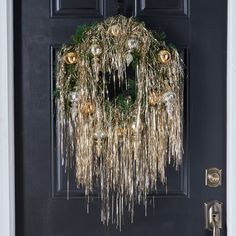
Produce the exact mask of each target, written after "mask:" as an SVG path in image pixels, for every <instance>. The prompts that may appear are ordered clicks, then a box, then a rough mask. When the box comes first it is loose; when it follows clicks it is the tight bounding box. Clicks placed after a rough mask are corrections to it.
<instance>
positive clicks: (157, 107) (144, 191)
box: [56, 16, 183, 229]
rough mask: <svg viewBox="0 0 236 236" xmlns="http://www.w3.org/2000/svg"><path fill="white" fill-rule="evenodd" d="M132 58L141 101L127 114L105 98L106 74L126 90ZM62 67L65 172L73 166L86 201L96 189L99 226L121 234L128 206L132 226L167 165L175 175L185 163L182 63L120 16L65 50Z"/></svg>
mask: <svg viewBox="0 0 236 236" xmlns="http://www.w3.org/2000/svg"><path fill="white" fill-rule="evenodd" d="M163 48H164V49H163ZM161 50H164V51H162V52H161ZM71 52H73V53H77V54H78V55H77V56H76V54H73V58H74V59H75V58H76V60H74V59H73V63H71V65H70V63H68V60H67V58H68V57H65V55H66V53H71ZM134 52H136V53H138V55H139V59H138V61H137V63H136V68H135V71H136V80H135V81H136V87H137V97H136V100H135V102H134V104H133V105H132V106H131V107H130V108H129V110H128V111H122V110H120V109H119V106H118V104H117V103H116V101H115V102H113V103H111V101H109V99H108V96H107V95H108V86H107V78H106V73H109V75H110V79H111V80H113V84H114V86H116V87H119V86H122V85H123V84H124V83H125V84H127V79H128V75H127V67H128V66H129V64H130V63H131V62H132V60H133V55H134ZM69 55H71V54H69ZM160 55H162V57H161V58H162V61H161V60H160V59H158V58H160ZM167 57H168V58H167ZM65 58H66V59H65ZM165 58H166V59H168V60H167V61H163V60H165ZM57 60H58V70H57V78H56V79H57V84H56V88H57V90H58V91H59V97H58V99H57V116H58V123H57V124H58V128H57V131H58V132H59V133H60V138H59V145H60V151H61V155H62V157H63V164H64V165H65V167H66V170H68V168H71V166H75V169H76V181H77V185H78V187H83V188H84V189H85V195H86V197H87V198H88V199H89V197H90V195H92V193H93V188H94V186H95V185H96V184H97V183H99V186H100V197H101V220H102V222H103V223H104V224H109V222H112V223H114V224H116V226H117V227H118V228H120V229H121V225H122V217H123V214H124V210H125V209H126V207H127V208H128V211H129V213H130V217H131V221H133V216H134V206H135V203H138V204H141V203H143V204H144V206H145V207H146V205H147V195H148V194H150V193H152V192H154V191H157V187H156V185H157V181H158V179H159V180H160V181H161V182H162V183H163V184H165V183H166V173H165V169H166V166H167V165H169V164H170V163H171V161H172V160H173V161H174V163H175V167H176V169H177V168H178V167H179V165H180V164H181V160H182V153H183V144H182V143H183V141H182V139H183V138H182V135H183V134H182V130H183V127H182V118H183V117H182V112H183V70H182V61H181V59H180V56H179V54H178V52H177V51H176V50H175V49H173V48H171V49H168V48H167V45H166V44H165V42H161V41H158V40H157V39H155V38H154V36H153V34H152V33H151V31H148V30H147V29H146V28H145V26H144V25H143V24H142V23H139V22H137V21H135V20H134V19H133V18H126V17H123V16H117V17H111V18H108V19H107V20H106V21H104V22H102V23H99V24H97V25H96V26H94V27H92V28H91V29H90V30H88V31H87V32H86V33H85V35H84V39H83V41H82V43H80V44H78V45H74V46H64V47H62V48H61V50H60V52H59V53H58V57H57ZM65 60H66V61H65ZM71 66H73V68H74V70H73V72H71V71H72V70H69V69H68V68H69V67H71ZM105 72H106V73H105ZM72 80H73V81H74V85H73V88H71V87H70V82H71V81H72ZM109 102H110V103H109ZM128 102H129V101H128V100H127V103H128ZM108 103H109V104H110V105H107V104H108Z"/></svg>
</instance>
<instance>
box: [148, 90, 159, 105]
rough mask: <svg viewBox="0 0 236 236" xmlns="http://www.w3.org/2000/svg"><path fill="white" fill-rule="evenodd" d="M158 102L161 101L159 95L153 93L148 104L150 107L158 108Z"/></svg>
mask: <svg viewBox="0 0 236 236" xmlns="http://www.w3.org/2000/svg"><path fill="white" fill-rule="evenodd" d="M158 100H159V97H158V94H157V93H155V92H152V93H150V94H149V96H148V104H149V105H150V106H156V105H157V103H158Z"/></svg>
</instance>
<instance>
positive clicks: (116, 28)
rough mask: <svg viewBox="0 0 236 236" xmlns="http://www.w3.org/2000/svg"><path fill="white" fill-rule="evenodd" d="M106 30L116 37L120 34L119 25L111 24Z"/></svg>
mask: <svg viewBox="0 0 236 236" xmlns="http://www.w3.org/2000/svg"><path fill="white" fill-rule="evenodd" d="M108 32H110V33H111V35H113V36H115V37H117V36H120V35H121V28H120V26H119V25H112V26H110V27H109V29H108Z"/></svg>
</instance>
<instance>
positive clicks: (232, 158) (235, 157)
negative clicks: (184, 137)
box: [227, 0, 236, 236]
mask: <svg viewBox="0 0 236 236" xmlns="http://www.w3.org/2000/svg"><path fill="white" fill-rule="evenodd" d="M235 12H236V1H235V0H228V42H227V232H228V236H235V234H236V228H235V227H236V214H235V212H236V181H235V174H236V14H235Z"/></svg>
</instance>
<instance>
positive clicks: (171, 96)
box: [162, 91, 175, 102]
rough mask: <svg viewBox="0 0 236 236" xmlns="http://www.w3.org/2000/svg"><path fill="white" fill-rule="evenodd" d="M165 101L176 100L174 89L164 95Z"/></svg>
mask: <svg viewBox="0 0 236 236" xmlns="http://www.w3.org/2000/svg"><path fill="white" fill-rule="evenodd" d="M162 100H163V102H174V100H175V93H174V92H172V91H168V92H166V93H164V94H163V95H162Z"/></svg>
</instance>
